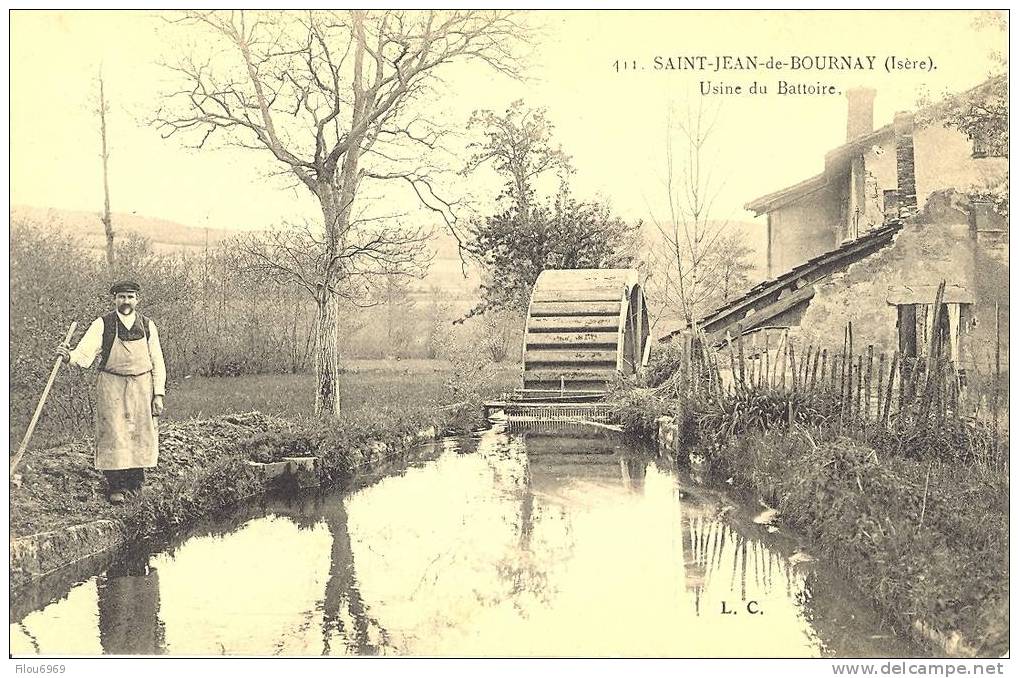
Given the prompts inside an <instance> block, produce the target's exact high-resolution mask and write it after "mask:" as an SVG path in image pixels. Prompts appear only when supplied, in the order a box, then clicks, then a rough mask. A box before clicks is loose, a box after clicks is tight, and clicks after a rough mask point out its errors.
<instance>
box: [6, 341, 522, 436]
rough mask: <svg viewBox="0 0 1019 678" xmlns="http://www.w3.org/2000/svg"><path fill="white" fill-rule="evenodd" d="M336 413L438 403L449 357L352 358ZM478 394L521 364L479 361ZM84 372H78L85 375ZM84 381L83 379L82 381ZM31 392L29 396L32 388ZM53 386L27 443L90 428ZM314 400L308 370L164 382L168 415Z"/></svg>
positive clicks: (22, 424)
mask: <svg viewBox="0 0 1019 678" xmlns="http://www.w3.org/2000/svg"><path fill="white" fill-rule="evenodd" d="M343 370H344V373H343V374H342V375H341V380H340V388H341V408H342V413H341V419H346V418H348V417H354V418H356V417H358V416H359V415H361V414H363V413H365V412H378V411H391V412H395V413H399V412H400V411H409V410H412V409H413V410H415V411H421V410H422V409H427V408H433V409H434V408H438V407H441V406H444V405H448V404H450V403H452V402H453V401H454V400H460V399H462V398H460V397H459V396H458V395H457V394H456V393H455V392H454V391H453V390H452V389H451V388H450V387H449V384H447V382H448V381H450V380H451V379H452V380H454V381H456V379H457V375H456V374H455V370H454V367H453V365H452V364H451V363H450V362H449V361H447V360H351V361H345V362H344V363H343ZM485 374H486V382H487V383H486V385H485V386H484V388H483V389H482V395H483V396H484V397H490V398H495V397H498V396H499V395H500V393H501V392H505V391H511V390H512V389H513V387H514V386H517V385H518V384H517V382H518V380H519V378H520V367H519V365H518V364H516V363H513V362H504V363H501V364H493V365H489V366H487V367H485ZM91 378H92V377H91V376H90V375H83V379H85V380H87V379H91ZM83 383H86V382H84V381H83ZM33 397H35V396H34V395H33ZM60 397H61V395H60V394H58V393H57V392H56V391H55V392H54V394H53V397H52V398H51V399H50V402H49V403H47V406H46V408H45V409H44V411H43V416H42V419H41V420H40V422H39V426H38V428H37V429H36V431H35V435H34V436H33V437H32V442H31V444H30V448H32V449H42V448H46V447H52V446H54V445H61V444H64V443H66V442H68V441H70V440H73V439H75V438H78V437H81V436H82V435H89V434H90V432H91V430H92V421H91V418H90V417H88V418H87V420H86V419H78V420H73V421H72V420H68V419H67V418H64V417H61V416H59V413H60V408H59V407H57V406H56V405H57V403H56V402H55V401H56V399H57V398H60ZM34 406H35V401H34V400H33V401H32V402H27V401H26V402H18V403H15V402H14V401H13V399H12V402H11V409H10V412H11V428H10V431H9V440H10V445H11V448H12V449H15V448H16V447H17V446H18V444H19V443H20V441H21V437H22V436H23V435H24V432H25V429H26V427H27V426H28V420H29V417H30V415H31V411H32V408H34ZM313 406H314V377H313V376H312V375H310V374H253V375H244V376H240V377H191V378H188V379H182V380H175V379H173V378H172V375H171V379H170V382H169V383H168V385H167V395H166V413H165V415H164V417H165V419H166V420H168V421H183V420H187V419H205V418H209V417H217V416H220V415H224V414H234V413H238V412H251V411H256V410H257V411H259V412H264V413H266V414H271V415H275V416H280V417H283V418H286V419H298V418H304V417H307V416H309V415H310V414H311V413H312V410H313Z"/></svg>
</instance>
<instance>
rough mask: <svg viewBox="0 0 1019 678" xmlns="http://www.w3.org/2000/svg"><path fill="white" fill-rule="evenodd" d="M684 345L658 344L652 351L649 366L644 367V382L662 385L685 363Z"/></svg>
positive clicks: (654, 385) (652, 385)
mask: <svg viewBox="0 0 1019 678" xmlns="http://www.w3.org/2000/svg"><path fill="white" fill-rule="evenodd" d="M684 362H685V360H684V357H683V347H682V345H681V344H678V343H674V342H669V343H665V344H657V345H655V347H654V350H652V351H651V356H650V357H649V358H648V363H647V367H645V368H644V382H645V383H646V384H647V385H648V386H650V387H656V386H661V385H662V384H664V383H665V381H666V380H668V379H669V378H670V377H672V376H673V375H674V374H676V373H677V372H679V370H680V369H681V368H682V366H683V365H684Z"/></svg>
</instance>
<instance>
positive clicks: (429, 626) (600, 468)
mask: <svg viewBox="0 0 1019 678" xmlns="http://www.w3.org/2000/svg"><path fill="white" fill-rule="evenodd" d="M438 445H439V446H438V447H437V455H438V456H437V458H436V459H434V460H433V461H429V462H427V463H423V464H419V465H416V466H412V467H410V468H407V469H406V470H405V471H404V472H403V473H401V474H399V475H394V476H389V477H386V478H383V479H381V480H379V481H378V482H376V483H374V484H373V485H370V486H368V487H365V488H362V489H360V490H357V491H354V492H349V493H331V494H326V495H322V496H318V497H312V496H306V497H300V498H296V499H293V500H288V501H283V500H278V501H275V502H274V503H271V504H270V505H269V506H267V507H265V508H264V509H263V510H262V512H261V513H258V512H255V511H253V512H252V515H251V516H250V518H246V519H245V520H244V521H242V522H241V523H240V524H238V523H237V521H236V520H235V521H234V522H233V523H232V524H231V523H224V526H223V527H222V528H221V529H220V530H219V531H218V532H217V530H216V529H210V530H206V531H205V532H203V533H201V534H196V535H194V536H192V537H190V538H188V539H186V540H184V541H182V542H181V543H180V544H178V545H177V546H176V547H175V548H174V549H172V550H171V551H163V552H160V553H156V554H152V555H151V556H148V557H143V558H136V559H132V560H127V561H124V562H122V563H119V564H118V565H116V566H114V567H111V568H109V569H108V570H107V572H106V573H104V574H103V575H101V576H99V577H96V578H92V579H90V580H88V581H86V582H84V583H83V584H80V585H77V586H75V587H73V588H72V589H71V590H70V591H69V592H68V594H67V595H66V596H65V597H64V598H62V599H60V600H57V601H55V602H52V603H48V604H46V605H45V606H44V607H42V609H39V610H36V611H33V612H30V613H28V614H26V615H25V616H24V618H23V619H17V620H15V619H12V623H11V640H12V648H13V652H14V653H15V654H37V653H43V654H46V653H51V654H54V653H68V652H75V653H81V654H99V653H107V654H133V653H145V654H157V653H164V652H165V653H171V654H173V653H175V654H185V653H187V654H220V653H225V654H260V655H264V654H289V655H296V654H300V655H319V654H362V655H365V654H368V655H371V654H419V655H421V654H425V655H499V656H506V655H574V656H576V655H583V656H588V655H590V656H604V655H633V656H640V655H655V656H663V655H664V656H771V655H780V656H817V655H822V654H831V653H841V654H852V653H856V654H865V655H870V656H875V655H879V654H887V653H894V652H898V653H903V652H904V651H903V650H901V648H900V647H899V646H895V645H892V644H889V643H885V644H884V645H880V644H878V645H873V644H870V645H868V642H870V641H868V640H867V639H868V638H870V637H871V636H873V630H874V627H876V623H875V622H874V621H873V620H870V619H868V618H867V615H866V614H864V613H862V612H861V611H859V610H857V609H856V607H855V606H853V605H852V601H848V604H847V602H846V601H845V598H846V596H845V594H844V592H842V591H840V590H838V589H837V588H832V587H831V585H830V584H822V583H816V582H813V580H812V583H811V585H810V586H808V584H807V578H806V575H807V574H808V573H809V571H810V570H809V567H810V566H809V565H795V566H794V565H791V564H790V563H789V561H788V560H787V559H786V557H785V556H783V555H782V553H783V552H785V553H791V552H792V550H794V548H795V546H791V545H789V544H784V545H783V542H782V539H783V536H782V535H770V534H768V533H767V531H766V530H765V529H764V528H762V527H761V526H757V525H754V524H753V523H752V522H751V521H750V517H751V515H752V514H751V513H750V512H749V511H747V510H740V509H739V508H734V507H733V506H730V505H728V503H729V501H728V500H727V499H726V497H725V495H724V494H721V493H718V492H714V491H712V490H710V489H707V488H703V487H699V486H697V485H695V484H692V483H691V482H690V481H689V480H687V479H686V477H685V476H684V475H683V474H681V473H678V472H677V471H676V470H675V469H674V468H672V466H671V465H670V464H667V463H663V462H662V461H661V460H656V459H650V458H648V457H647V456H643V455H641V454H637V453H634V452H633V451H631V450H629V449H627V448H626V447H625V445H623V444H622V443H621V442H620V441H619V440H618V439H614V438H606V437H602V436H601V435H598V436H596V437H586V438H580V437H575V438H558V437H553V436H549V435H535V434H530V435H526V436H525V435H512V436H511V435H506V434H504V433H500V432H498V431H493V432H488V433H486V434H484V435H483V436H482V437H481V438H480V440H471V439H468V440H463V441H448V440H447V441H444V442H442V443H439V444H438ZM41 599H43V598H41ZM44 599H45V600H47V601H49V600H52V596H50V597H44ZM847 607H848V608H849V609H850V610H851V611H852V612H854V613H858V615H857V618H856V619H855V620H854V621H852V622H851V623H850V624H849V625H848V626H847V624H845V623H843V622H842V621H841V620H844V619H847V618H849V617H850V616H851V615H849V614H845V613H844V612H845V609H846V608H847ZM19 609H20V608H19ZM12 610H13V608H12ZM752 610H757V611H763V613H764V614H763V615H761V614H753V613H752ZM819 611H823V613H819ZM836 618H838V619H839V620H840V621H839V624H841V625H839V626H838V629H837V631H836V632H835V633H834V634H833V633H832V632H831V631H830V628H831V627H832V626H833V624H832V623H831V620H833V619H836ZM764 620H767V621H764ZM833 636H835V637H837V641H836V644H835V645H833V644H832V642H831V640H830V639H831V638H832V637H833ZM905 652H906V653H908V650H907V651H905Z"/></svg>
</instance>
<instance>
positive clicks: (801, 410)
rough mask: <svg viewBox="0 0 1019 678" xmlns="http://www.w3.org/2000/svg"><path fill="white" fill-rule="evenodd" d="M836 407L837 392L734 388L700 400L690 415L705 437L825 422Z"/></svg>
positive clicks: (833, 419) (831, 419) (836, 411)
mask: <svg viewBox="0 0 1019 678" xmlns="http://www.w3.org/2000/svg"><path fill="white" fill-rule="evenodd" d="M839 406H840V399H839V396H838V394H836V393H834V392H831V391H825V390H814V391H795V392H791V391H781V390H777V389H774V390H773V389H765V390H753V391H750V390H747V391H743V390H737V391H735V392H734V393H730V394H726V395H724V396H723V397H721V398H712V399H705V400H702V401H700V403H698V409H697V410H696V411H695V414H694V418H695V420H696V423H697V428H698V431H699V432H701V434H703V435H705V436H717V435H739V434H743V433H748V432H751V431H757V432H763V431H769V430H771V429H776V428H789V427H790V425H796V424H798V425H802V426H824V425H828V424H831V423H834V422H836V421H837V420H838V416H839ZM790 417H791V421H790Z"/></svg>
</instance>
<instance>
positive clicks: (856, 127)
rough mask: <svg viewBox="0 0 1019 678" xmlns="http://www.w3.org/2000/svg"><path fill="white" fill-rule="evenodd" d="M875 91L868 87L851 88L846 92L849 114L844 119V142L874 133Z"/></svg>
mask: <svg viewBox="0 0 1019 678" xmlns="http://www.w3.org/2000/svg"><path fill="white" fill-rule="evenodd" d="M876 95H877V91H876V90H873V89H871V88H870V87H853V88H851V89H847V90H846V98H847V99H848V100H849V112H848V115H847V117H846V141H852V140H853V139H855V138H856V137H859V136H863V135H864V134H868V133H870V132H873V131H874V97H875V96H876Z"/></svg>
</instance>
